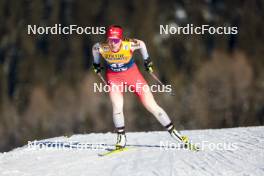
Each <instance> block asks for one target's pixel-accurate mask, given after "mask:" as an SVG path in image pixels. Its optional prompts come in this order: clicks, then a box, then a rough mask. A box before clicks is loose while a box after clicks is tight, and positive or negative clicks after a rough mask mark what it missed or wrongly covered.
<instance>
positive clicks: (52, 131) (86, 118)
mask: <svg viewBox="0 0 264 176" xmlns="http://www.w3.org/2000/svg"><path fill="white" fill-rule="evenodd" d="M263 19H264V1H263V0H247V1H246V0H234V1H229V0H198V1H190V0H176V1H171V0H167V1H164V0H163V1H162V0H137V1H124V0H111V1H110V0H96V1H85V0H82V1H78V0H56V1H55V0H54V1H53V0H34V1H31V0H0V151H8V150H10V149H12V148H14V147H16V146H21V145H23V144H26V143H27V141H28V140H34V139H43V138H48V137H53V136H61V135H72V134H76V133H89V132H108V131H113V130H114V127H113V123H112V106H111V103H110V100H109V97H108V94H106V93H94V92H93V90H92V89H93V83H95V82H100V80H99V79H98V77H97V76H96V75H95V74H94V73H93V72H92V69H91V64H92V53H91V47H92V45H93V44H94V43H95V42H99V41H102V40H104V39H105V38H104V36H103V35H85V34H83V35H75V34H74V35H28V34H27V25H28V24H32V25H33V24H36V25H40V26H53V25H54V24H56V23H57V24H62V25H70V24H76V25H79V26H83V27H85V26H108V25H110V24H118V25H121V26H122V27H123V28H124V30H125V36H126V37H130V38H138V39H141V40H143V41H145V43H146V45H147V48H148V51H149V54H150V56H151V58H152V59H153V62H154V65H155V68H154V69H155V71H156V73H157V74H158V75H159V77H160V78H161V80H162V81H163V82H164V83H166V84H171V85H172V86H173V89H174V91H175V92H176V96H175V97H172V96H169V95H167V94H165V93H155V94H154V96H155V98H156V100H157V101H158V103H159V104H160V105H161V106H162V107H163V108H164V109H165V110H166V111H167V113H168V114H169V116H170V117H171V118H172V119H173V121H174V123H175V125H176V127H177V129H179V130H182V129H203V128H225V127H238V126H251V125H263V123H264V69H263V68H264V59H263V57H264V47H263V39H264V32H263V31H264V24H263ZM187 23H190V24H191V23H192V24H194V25H196V26H199V25H203V24H210V25H212V26H238V28H239V34H238V35H163V36H162V35H160V34H159V25H161V24H163V25H166V24H177V25H179V26H185V25H186V24H187ZM135 59H136V60H137V63H138V65H139V66H140V69H141V70H142V72H143V73H144V76H145V78H146V79H147V80H148V82H149V83H150V84H154V83H155V82H154V81H153V80H152V79H151V77H150V76H149V75H148V74H147V73H145V72H144V68H143V66H142V65H143V63H142V58H141V57H140V54H138V53H137V54H136V55H135ZM124 110H125V118H126V126H127V131H149V130H163V129H162V128H161V126H160V124H159V123H158V122H157V120H156V119H155V118H154V117H153V116H152V115H151V114H150V113H149V112H147V111H146V110H145V109H144V108H143V107H142V105H141V104H140V103H139V101H138V99H137V98H136V96H134V95H133V94H131V93H127V94H126V95H125V106H124Z"/></svg>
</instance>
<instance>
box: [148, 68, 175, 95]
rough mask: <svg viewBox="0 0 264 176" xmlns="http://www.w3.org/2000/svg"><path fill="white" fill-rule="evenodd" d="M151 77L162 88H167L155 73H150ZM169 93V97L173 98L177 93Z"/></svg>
mask: <svg viewBox="0 0 264 176" xmlns="http://www.w3.org/2000/svg"><path fill="white" fill-rule="evenodd" d="M149 74H150V75H151V76H152V78H153V79H155V80H156V81H157V82H158V83H159V84H160V85H162V86H165V84H163V83H162V82H161V81H160V79H159V78H158V77H157V76H156V75H155V74H154V73H153V72H150V73H149ZM168 93H169V95H171V96H175V93H173V92H168Z"/></svg>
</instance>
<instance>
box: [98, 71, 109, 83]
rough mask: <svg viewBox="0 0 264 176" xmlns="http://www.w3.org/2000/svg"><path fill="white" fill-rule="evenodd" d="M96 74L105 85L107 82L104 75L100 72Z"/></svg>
mask: <svg viewBox="0 0 264 176" xmlns="http://www.w3.org/2000/svg"><path fill="white" fill-rule="evenodd" d="M97 75H98V76H99V78H100V79H101V80H102V81H103V83H104V84H105V85H107V83H106V81H105V79H104V77H103V76H102V74H101V73H97Z"/></svg>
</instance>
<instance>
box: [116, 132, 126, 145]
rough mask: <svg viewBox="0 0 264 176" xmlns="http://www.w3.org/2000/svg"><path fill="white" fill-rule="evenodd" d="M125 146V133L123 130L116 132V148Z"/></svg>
mask: <svg viewBox="0 0 264 176" xmlns="http://www.w3.org/2000/svg"><path fill="white" fill-rule="evenodd" d="M125 146H126V134H125V132H117V142H116V145H115V147H116V149H122V148H125Z"/></svg>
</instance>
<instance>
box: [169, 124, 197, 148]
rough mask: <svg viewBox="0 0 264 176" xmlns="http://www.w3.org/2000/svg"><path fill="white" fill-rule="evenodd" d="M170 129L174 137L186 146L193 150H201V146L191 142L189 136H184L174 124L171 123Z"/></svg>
mask: <svg viewBox="0 0 264 176" xmlns="http://www.w3.org/2000/svg"><path fill="white" fill-rule="evenodd" d="M168 131H169V133H170V135H171V136H172V138H173V139H175V140H178V141H180V142H182V143H183V144H184V147H185V148H187V149H190V150H192V151H199V148H198V147H196V146H195V145H194V144H191V143H190V141H189V138H188V137H187V136H182V135H181V134H180V133H179V132H178V131H177V130H176V129H175V127H174V126H173V125H171V128H169V129H168Z"/></svg>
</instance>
